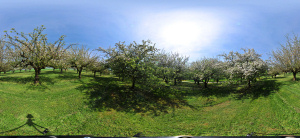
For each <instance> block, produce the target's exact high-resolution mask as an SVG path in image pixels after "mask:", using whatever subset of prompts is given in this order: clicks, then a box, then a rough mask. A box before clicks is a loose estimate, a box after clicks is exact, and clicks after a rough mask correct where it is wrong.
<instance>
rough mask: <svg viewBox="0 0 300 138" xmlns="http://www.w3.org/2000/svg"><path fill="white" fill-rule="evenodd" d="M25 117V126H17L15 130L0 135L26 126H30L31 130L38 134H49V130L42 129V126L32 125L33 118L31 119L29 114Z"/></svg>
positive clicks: (7, 131)
mask: <svg viewBox="0 0 300 138" xmlns="http://www.w3.org/2000/svg"><path fill="white" fill-rule="evenodd" d="M26 117H27V122H26V123H25V124H23V125H21V126H18V127H16V128H13V129H10V130H6V131H3V132H0V134H5V133H9V132H13V131H16V130H18V129H20V128H22V127H24V126H26V125H28V126H30V127H33V128H34V129H35V130H36V131H37V132H39V133H40V134H46V133H48V132H49V130H48V129H47V128H45V127H43V126H40V125H38V124H36V123H34V122H33V121H34V119H33V118H34V117H33V116H32V115H31V114H28V115H27V116H26ZM38 127H39V128H38ZM40 129H42V130H44V131H42V130H40Z"/></svg>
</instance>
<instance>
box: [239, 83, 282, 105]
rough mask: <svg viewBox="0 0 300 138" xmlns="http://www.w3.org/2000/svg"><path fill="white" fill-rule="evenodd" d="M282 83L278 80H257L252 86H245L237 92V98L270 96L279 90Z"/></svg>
mask: <svg viewBox="0 0 300 138" xmlns="http://www.w3.org/2000/svg"><path fill="white" fill-rule="evenodd" d="M280 85H282V84H281V83H279V82H276V80H264V81H260V82H257V83H255V84H253V85H251V87H250V88H249V87H246V86H245V87H243V88H241V89H239V90H237V91H236V92H235V94H236V95H235V98H236V99H238V100H242V99H252V100H255V99H257V98H259V97H268V96H269V95H272V94H273V93H275V92H277V91H278V90H279V86H280Z"/></svg>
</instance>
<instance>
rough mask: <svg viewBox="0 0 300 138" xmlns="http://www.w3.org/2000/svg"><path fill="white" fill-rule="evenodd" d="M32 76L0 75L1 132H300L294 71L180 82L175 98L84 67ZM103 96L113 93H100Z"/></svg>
mask: <svg viewBox="0 0 300 138" xmlns="http://www.w3.org/2000/svg"><path fill="white" fill-rule="evenodd" d="M33 77H34V72H33V71H31V72H28V71H27V72H24V70H23V71H22V72H19V71H16V72H15V73H12V72H8V73H6V74H3V73H1V74H0V136H15V135H25V136H28V135H43V133H42V132H43V131H44V130H45V128H47V129H49V131H50V132H49V133H47V134H46V135H92V136H125V137H130V136H133V135H135V134H137V133H142V135H143V136H147V137H150V136H177V135H192V136H246V135H247V134H248V133H251V132H256V135H258V136H262V135H263V136H275V135H300V133H299V132H300V124H299V122H300V100H299V99H300V83H299V82H293V81H291V80H292V75H291V74H287V75H286V76H283V75H279V76H278V77H277V78H276V79H275V78H273V79H272V78H263V79H261V80H259V81H258V82H257V83H256V84H253V85H252V87H251V88H250V89H247V88H246V87H245V86H244V85H235V84H225V83H222V84H216V83H209V84H208V87H209V89H205V88H203V86H202V85H201V86H198V85H196V84H194V82H193V81H189V80H187V81H183V82H182V83H179V84H178V86H172V85H171V86H170V87H171V88H172V89H176V90H178V91H175V92H170V93H172V95H168V96H170V97H172V96H173V97H174V96H175V97H177V100H178V101H177V102H178V103H182V104H178V105H177V104H176V101H171V102H172V104H168V102H169V101H168V99H167V100H161V103H160V104H158V103H154V102H153V101H152V102H151V101H135V99H136V97H127V96H128V94H126V89H124V88H125V87H127V86H128V87H129V86H130V83H128V82H121V81H119V80H118V78H117V77H114V76H112V75H102V76H99V74H97V76H96V78H94V77H93V74H92V73H91V72H85V71H84V72H83V73H82V78H81V79H78V75H77V74H76V71H74V70H71V69H70V70H67V71H66V72H65V71H64V72H63V73H60V71H59V70H55V71H54V72H53V70H52V69H45V70H42V71H41V75H40V81H41V82H42V83H41V84H39V85H34V84H33ZM245 85H246V84H245ZM119 89H121V90H119ZM123 90H124V91H123ZM106 91H108V92H109V93H106V94H103V92H106ZM116 91H117V92H116ZM122 93H123V95H122ZM104 96H110V97H108V98H107V100H106V101H102V102H99V100H97V98H98V99H99V97H104ZM178 96H180V97H178ZM95 99H96V100H95ZM156 100H157V99H156ZM137 106H139V108H137ZM108 108H109V109H108Z"/></svg>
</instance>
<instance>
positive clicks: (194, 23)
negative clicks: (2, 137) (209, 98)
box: [0, 0, 300, 62]
mask: <svg viewBox="0 0 300 138" xmlns="http://www.w3.org/2000/svg"><path fill="white" fill-rule="evenodd" d="M299 6H300V1H299V0H264V1H261V0H251V1H250V0H226V1H224V0H209V1H208V0H88V1H82V0H64V1H60V0H43V1H40V0H26V1H24V0H14V1H8V0H7V1H5V0H0V35H1V36H2V35H4V31H5V30H7V31H9V30H10V29H11V28H15V29H16V30H17V31H18V32H24V33H30V32H32V31H33V29H35V28H36V27H39V26H41V25H44V26H45V27H46V30H44V32H43V33H45V34H47V36H48V39H49V41H52V42H54V41H56V40H58V38H59V37H60V36H61V35H66V37H65V42H66V43H67V44H71V43H78V44H79V45H85V46H86V47H88V48H90V50H93V49H97V48H98V47H103V48H108V47H109V46H112V47H113V46H114V45H115V43H118V42H120V41H121V42H123V41H125V43H126V44H129V43H131V42H133V41H136V42H137V43H141V42H142V40H151V41H152V42H153V44H155V46H156V47H157V48H158V49H164V50H165V51H167V52H171V51H172V52H178V53H180V54H181V55H182V56H189V57H190V62H192V61H195V60H198V59H201V58H203V57H206V58H212V57H217V56H218V55H220V54H224V53H229V52H230V51H238V52H241V53H242V50H241V49H242V48H254V49H255V51H256V52H257V53H259V54H261V55H262V59H265V60H266V59H268V58H269V56H270V53H271V51H272V50H276V49H277V48H279V47H280V44H285V41H286V37H285V36H286V35H287V34H290V35H293V34H299V33H300V16H299V13H300V8H299Z"/></svg>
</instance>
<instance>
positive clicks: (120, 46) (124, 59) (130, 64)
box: [97, 40, 157, 88]
mask: <svg viewBox="0 0 300 138" xmlns="http://www.w3.org/2000/svg"><path fill="white" fill-rule="evenodd" d="M151 44H152V43H151V41H150V40H148V41H142V44H137V43H136V42H133V43H131V44H129V45H125V42H123V43H121V42H119V43H116V45H115V48H108V49H106V50H105V49H103V48H101V47H99V49H97V50H99V51H101V52H104V53H106V56H107V58H108V59H107V61H108V63H109V67H110V68H111V69H112V70H113V73H114V74H116V75H117V76H120V77H122V80H123V79H124V78H128V79H130V81H131V82H132V88H134V87H135V84H136V83H144V82H145V80H147V79H148V78H150V77H151V76H153V73H152V72H153V71H154V69H153V68H154V65H155V53H156V52H157V49H156V48H155V45H151Z"/></svg>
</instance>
